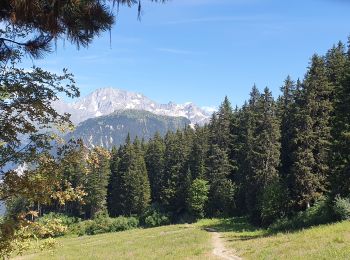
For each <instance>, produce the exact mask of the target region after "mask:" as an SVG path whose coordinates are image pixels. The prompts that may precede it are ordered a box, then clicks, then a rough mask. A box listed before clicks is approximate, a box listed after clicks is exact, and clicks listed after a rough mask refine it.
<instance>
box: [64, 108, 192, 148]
mask: <svg viewBox="0 0 350 260" xmlns="http://www.w3.org/2000/svg"><path fill="white" fill-rule="evenodd" d="M190 123H191V122H190V120H188V119H187V118H185V117H170V116H161V115H155V114H153V113H151V112H148V111H144V110H121V111H117V112H114V113H112V114H110V115H107V116H100V117H96V118H90V119H88V120H85V121H84V122H82V123H80V124H79V125H78V127H77V128H76V130H75V131H74V132H73V133H71V134H69V135H68V137H70V138H71V137H75V138H77V137H78V138H81V139H82V140H83V141H84V144H86V145H88V146H90V147H94V146H97V145H98V146H102V147H105V148H112V146H114V145H117V146H118V145H120V144H123V143H124V141H125V139H126V137H127V135H128V133H129V134H130V137H131V140H133V139H134V138H135V137H136V136H138V137H139V138H140V139H141V138H144V139H145V140H148V139H150V138H151V137H153V136H154V134H155V133H156V132H158V133H159V134H160V135H162V136H163V135H165V134H166V132H167V131H176V130H177V129H182V128H184V127H186V126H188V125H189V124H190Z"/></svg>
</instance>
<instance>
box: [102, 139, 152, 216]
mask: <svg viewBox="0 0 350 260" xmlns="http://www.w3.org/2000/svg"><path fill="white" fill-rule="evenodd" d="M111 168H112V178H111V182H112V183H111V184H110V192H109V211H110V214H111V216H119V215H128V216H130V215H133V214H137V215H141V214H142V213H143V212H144V211H145V210H146V208H147V207H148V206H149V203H150V185H149V180H148V174H147V169H146V163H145V160H144V157H143V152H142V149H141V143H140V141H139V140H138V139H137V138H136V139H135V141H134V143H133V144H132V143H131V141H130V136H129V135H128V137H127V138H126V142H125V145H124V146H123V147H122V148H121V149H120V152H119V155H118V156H115V157H114V158H113V162H112V164H111Z"/></svg>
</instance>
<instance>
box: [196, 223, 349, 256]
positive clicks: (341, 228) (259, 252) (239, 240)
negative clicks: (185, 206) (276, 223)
mask: <svg viewBox="0 0 350 260" xmlns="http://www.w3.org/2000/svg"><path fill="white" fill-rule="evenodd" d="M196 225H198V226H202V227H210V228H214V229H216V230H218V231H220V232H222V236H223V238H224V240H225V246H226V248H228V249H233V250H234V251H235V252H237V255H239V256H241V257H242V258H244V259H350V221H345V222H341V223H335V224H329V225H320V226H316V227H312V228H308V229H304V230H298V231H291V232H284V233H275V232H270V231H268V230H263V229H257V228H254V227H252V226H251V225H249V224H247V222H246V221H245V219H244V218H236V219H227V220H202V221H200V222H199V223H197V224H196Z"/></svg>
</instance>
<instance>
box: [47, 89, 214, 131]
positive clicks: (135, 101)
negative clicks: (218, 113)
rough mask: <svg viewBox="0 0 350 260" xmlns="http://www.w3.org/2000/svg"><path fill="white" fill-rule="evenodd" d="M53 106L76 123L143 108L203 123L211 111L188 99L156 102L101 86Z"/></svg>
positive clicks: (158, 113)
mask: <svg viewBox="0 0 350 260" xmlns="http://www.w3.org/2000/svg"><path fill="white" fill-rule="evenodd" d="M54 107H55V108H56V110H57V111H58V112H61V113H63V112H67V113H70V114H71V120H72V122H73V123H75V124H76V125H78V124H79V123H81V122H83V121H85V120H87V119H89V118H95V117H99V116H105V115H109V114H112V113H114V112H115V111H121V110H130V109H135V110H144V111H148V112H151V113H154V114H156V115H163V116H173V117H185V118H187V119H189V120H190V121H191V123H192V124H199V125H203V124H205V123H207V122H208V121H209V118H210V115H211V113H210V112H208V111H206V110H204V109H202V108H199V107H198V106H196V105H195V104H193V103H191V102H188V103H185V104H180V105H178V104H175V103H173V102H169V103H168V104H158V103H157V102H155V101H153V100H151V99H149V98H148V97H146V96H144V95H143V94H140V93H134V92H129V91H126V90H121V89H116V88H101V89H98V90H96V91H94V92H93V93H91V94H89V95H88V96H86V97H83V98H81V99H79V100H78V101H76V102H74V103H65V102H63V101H57V102H55V103H54Z"/></svg>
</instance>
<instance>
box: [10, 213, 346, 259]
mask: <svg viewBox="0 0 350 260" xmlns="http://www.w3.org/2000/svg"><path fill="white" fill-rule="evenodd" d="M204 228H212V229H215V230H217V231H218V232H220V234H221V238H222V239H223V243H224V245H225V247H226V249H227V250H229V251H230V252H236V255H238V256H240V257H242V258H243V259H349V258H350V246H349V245H350V222H349V221H345V222H340V223H335V224H329V225H321V226H316V227H312V228H308V229H303V230H298V231H290V232H281V233H276V232H272V231H268V230H264V229H257V228H255V227H252V226H251V225H249V224H247V222H246V221H245V219H243V218H234V219H211V220H201V221H199V222H197V223H195V224H192V225H172V226H164V227H158V228H150V229H135V230H130V231H124V232H119V233H109V234H102V235H95V236H82V237H63V238H59V239H57V241H58V243H59V245H58V247H57V248H56V249H55V250H53V251H52V250H51V251H50V250H48V251H42V252H41V251H34V250H32V251H30V252H28V253H27V254H26V255H24V256H21V257H16V258H15V259H218V258H217V257H215V256H214V255H213V254H212V250H213V245H212V239H211V238H212V237H211V236H212V234H211V233H210V232H207V231H205V230H204Z"/></svg>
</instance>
